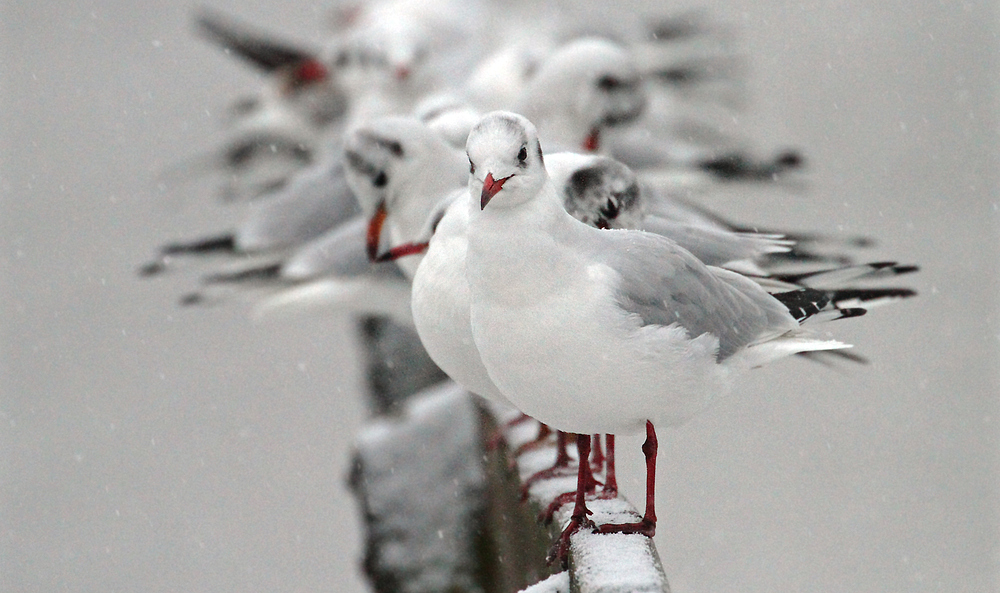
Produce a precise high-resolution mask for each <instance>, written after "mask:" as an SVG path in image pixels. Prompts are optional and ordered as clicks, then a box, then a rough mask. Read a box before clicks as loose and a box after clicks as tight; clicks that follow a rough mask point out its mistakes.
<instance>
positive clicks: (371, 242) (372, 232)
mask: <svg viewBox="0 0 1000 593" xmlns="http://www.w3.org/2000/svg"><path fill="white" fill-rule="evenodd" d="M385 216H386V211H385V202H384V201H382V202H379V203H378V206H377V207H376V208H375V214H373V215H372V219H371V220H369V221H368V235H367V237H366V247H367V249H368V259H369V261H378V242H379V238H380V237H381V236H382V224H383V223H385Z"/></svg>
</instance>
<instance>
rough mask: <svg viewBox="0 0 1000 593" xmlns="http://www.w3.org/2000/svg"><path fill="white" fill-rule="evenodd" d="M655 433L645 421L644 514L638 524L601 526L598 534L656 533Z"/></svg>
mask: <svg viewBox="0 0 1000 593" xmlns="http://www.w3.org/2000/svg"><path fill="white" fill-rule="evenodd" d="M656 450H657V442H656V431H655V430H653V423H652V422H650V421H648V420H647V421H646V442H645V443H643V444H642V452H643V454H644V455H645V456H646V514H645V515H643V517H642V520H641V521H639V522H638V523H624V524H619V525H601V527H600V528H599V529H598V531H599V532H600V533H641V534H643V535H648V536H649V537H653V534H654V533H656V511H655V509H654V507H655V504H656Z"/></svg>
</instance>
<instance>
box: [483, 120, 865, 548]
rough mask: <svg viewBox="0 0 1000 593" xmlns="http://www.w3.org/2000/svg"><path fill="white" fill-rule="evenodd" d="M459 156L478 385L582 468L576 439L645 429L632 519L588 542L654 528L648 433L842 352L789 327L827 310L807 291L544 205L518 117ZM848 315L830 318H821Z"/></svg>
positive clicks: (549, 188) (528, 128) (533, 145)
mask: <svg viewBox="0 0 1000 593" xmlns="http://www.w3.org/2000/svg"><path fill="white" fill-rule="evenodd" d="M467 153H468V157H469V163H470V174H469V197H468V198H467V201H466V205H467V207H468V212H469V214H468V215H469V223H468V230H467V237H468V250H467V254H466V279H467V281H468V285H469V295H470V299H471V307H470V319H471V330H472V336H473V340H474V343H475V344H476V347H477V349H478V351H479V354H480V358H481V361H482V363H483V365H484V366H485V368H486V370H487V372H488V375H489V377H490V379H491V380H492V382H493V384H494V385H495V386H496V387H497V388H499V390H500V392H501V393H502V394H503V395H504V396H505V397H506V398H507V399H508V400H509V401H511V402H512V403H513V404H514V405H515V406H517V408H518V409H520V410H521V411H523V412H524V413H526V414H528V415H530V416H532V417H534V418H536V419H538V420H539V421H540V422H543V423H545V424H548V425H550V426H552V427H553V428H556V429H559V430H562V431H565V432H570V433H575V434H578V435H581V436H578V438H577V446H578V447H579V448H580V451H581V458H582V457H583V455H584V452H585V450H587V449H589V444H590V439H589V436H586V435H590V434H595V433H608V434H618V433H630V432H637V431H642V430H643V429H645V432H646V443H645V444H644V447H643V449H644V453H645V455H646V466H647V493H646V508H645V514H644V515H643V517H642V518H641V519H640V520H639V521H638V522H635V523H629V524H622V525H603V526H601V527H600V529H599V531H601V532H605V533H607V532H624V533H643V534H646V535H649V536H652V534H653V533H654V532H655V526H656V514H655V508H654V499H655V496H654V493H653V485H654V476H655V454H656V433H655V429H654V425H659V426H675V425H679V424H682V423H683V422H685V421H687V420H689V419H690V418H692V417H693V416H694V415H696V414H697V413H699V412H700V411H702V410H704V409H705V408H706V407H707V406H708V404H709V403H710V402H711V401H712V400H713V399H714V398H715V397H718V396H719V395H720V394H723V393H725V392H726V391H727V389H728V388H729V387H730V386H731V384H732V383H733V381H734V380H735V379H736V377H737V376H738V375H739V373H741V372H744V371H747V370H749V369H751V368H754V367H758V366H761V365H763V364H766V363H769V362H772V361H775V360H777V359H780V358H784V357H786V356H789V355H792V354H795V353H799V352H810V351H822V350H837V349H844V348H848V347H849V346H848V345H847V344H844V343H842V342H839V341H836V340H830V339H823V338H820V337H815V336H813V335H810V334H809V332H808V330H806V329H805V328H803V327H801V323H802V322H804V321H806V320H807V319H808V318H809V317H812V316H815V315H817V314H820V313H822V312H828V311H829V310H828V309H827V305H829V302H828V299H826V298H825V296H824V295H823V294H822V293H821V292H820V291H815V290H813V289H808V288H803V289H800V290H796V291H792V292H791V293H787V294H780V293H779V294H777V295H771V294H769V293H768V292H767V291H765V290H764V289H763V288H761V286H760V285H758V284H757V283H755V282H754V281H753V280H750V279H748V278H745V277H744V276H741V275H740V274H737V273H735V272H731V271H728V270H724V269H721V268H717V267H712V266H707V265H705V264H704V263H703V262H701V261H699V260H698V259H697V258H695V257H694V256H693V255H691V253H690V252H688V251H687V250H685V249H683V248H681V247H680V246H679V245H678V244H677V243H676V242H674V241H672V240H670V239H668V238H666V237H663V236H660V235H655V234H652V233H646V232H642V231H632V230H605V231H601V230H597V229H594V228H593V227H590V226H587V225H585V224H583V223H581V222H579V221H578V220H576V219H574V218H573V217H572V216H570V215H569V214H568V213H567V212H566V210H565V209H564V208H563V206H562V204H561V203H560V200H559V198H558V196H557V195H555V194H556V189H555V187H554V186H553V184H552V182H551V180H550V179H549V176H548V174H547V172H546V169H545V165H544V157H543V154H542V150H541V146H540V144H539V141H538V134H537V131H536V129H535V126H534V125H532V123H531V122H530V121H528V120H527V119H526V118H525V117H523V116H521V115H517V114H514V113H510V112H492V113H489V114H487V115H486V116H484V117H483V119H482V120H480V122H479V123H478V124H477V125H476V126H475V127H474V128H473V130H472V132H471V133H470V135H469V139H468V144H467ZM790 308H794V309H795V311H796V312H797V313H799V314H800V315H799V316H798V318H797V317H796V316H794V315H793V313H792V312H790ZM863 312H864V309H840V310H833V311H832V312H829V313H832V314H831V315H826V318H829V319H839V318H846V317H854V316H857V315H860V314H863ZM583 465H586V464H583V463H581V466H583ZM585 481H586V478H585V476H584V471H583V469H582V467H581V470H580V473H579V476H578V489H577V497H576V503H575V505H574V510H573V513H572V516H571V520H570V522H569V524H568V525H567V526H566V529H565V530H564V532H563V534H562V536H561V537H560V540H559V546H558V551H557V554H558V555H564V554H565V550H566V546H567V545H568V541H569V537H570V535H571V534H572V533H574V532H575V531H577V530H579V529H581V528H582V527H585V526H588V527H589V526H591V524H590V522H589V519H588V518H587V508H586V501H585V492H586V488H587V486H588V484H586V483H585Z"/></svg>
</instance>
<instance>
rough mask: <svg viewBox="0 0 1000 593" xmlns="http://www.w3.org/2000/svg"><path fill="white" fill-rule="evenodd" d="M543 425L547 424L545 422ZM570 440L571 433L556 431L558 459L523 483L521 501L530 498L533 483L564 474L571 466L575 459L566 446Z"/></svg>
mask: <svg viewBox="0 0 1000 593" xmlns="http://www.w3.org/2000/svg"><path fill="white" fill-rule="evenodd" d="M542 426H545V425H544V424H543V425H542ZM568 440H569V435H567V434H566V433H565V432H563V431H561V430H560V431H556V461H555V463H553V464H552V467H550V468H548V469H543V470H542V471H540V472H536V473H534V474H532V475H531V476H530V477H529V478H528V479H527V480H525V481H524V484H521V502H524V501H525V500H528V489H529V488H531V485H532V484H534V483H535V482H537V481H539V480H547V479H549V478H554V477H556V476H558V475H562V474H563V472H564V470H565V469H566V468H567V467H569V464H570V462H571V461H573V459H572V458H571V457H570V456H569V451H568V450H567V448H566V441H568Z"/></svg>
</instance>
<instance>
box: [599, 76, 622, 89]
mask: <svg viewBox="0 0 1000 593" xmlns="http://www.w3.org/2000/svg"><path fill="white" fill-rule="evenodd" d="M620 86H622V81H621V80H619V79H617V78H615V77H614V76H610V75H607V74H605V75H604V76H602V77H600V78H598V79H597V88H599V89H601V90H602V91H613V90H615V89H617V88H618V87H620Z"/></svg>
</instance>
